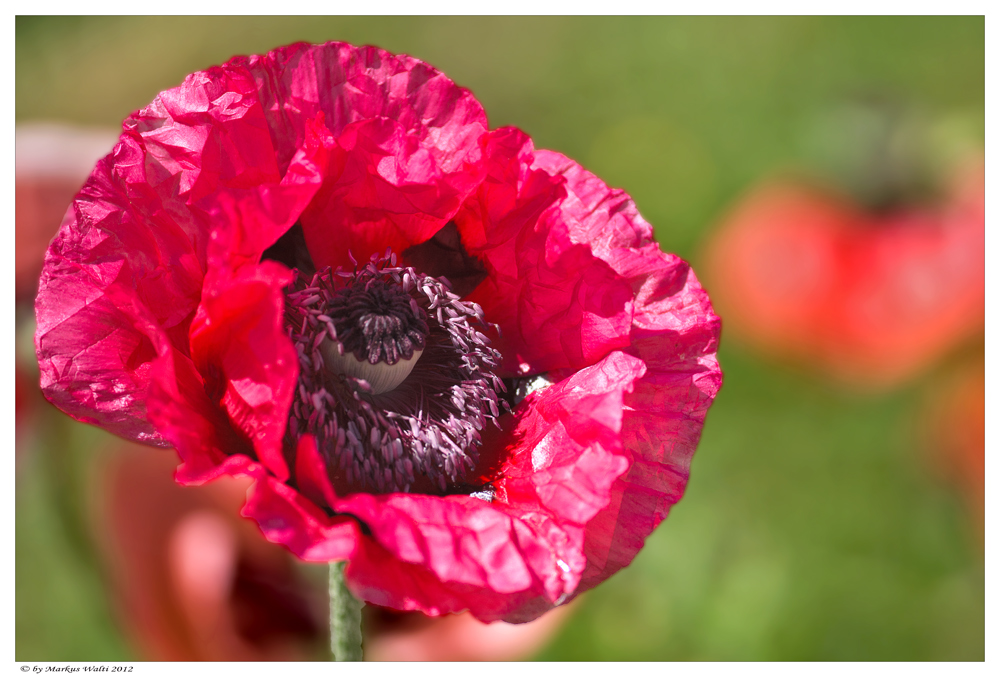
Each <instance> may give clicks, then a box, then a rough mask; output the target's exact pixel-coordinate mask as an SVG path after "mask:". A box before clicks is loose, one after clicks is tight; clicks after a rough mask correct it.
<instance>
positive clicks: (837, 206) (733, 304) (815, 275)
mask: <svg viewBox="0 0 1000 677" xmlns="http://www.w3.org/2000/svg"><path fill="white" fill-rule="evenodd" d="M983 176H984V175H983V167H982V164H981V160H979V159H976V160H973V161H970V162H968V163H967V164H966V165H965V166H964V167H962V169H961V170H960V171H958V172H956V173H955V175H954V177H953V179H952V185H951V186H950V188H949V190H948V191H947V195H946V196H945V198H944V199H943V200H940V201H938V202H937V203H932V204H920V203H913V202H912V201H911V202H909V203H903V204H897V205H895V206H893V207H892V208H890V209H886V210H881V211H871V210H867V209H864V208H862V207H861V206H860V205H858V204H856V203H855V202H853V201H852V200H851V199H849V198H848V197H846V196H844V195H840V194H838V193H836V192H835V191H833V190H831V189H830V188H829V187H826V186H822V187H821V186H816V185H810V184H806V183H802V182H795V181H772V182H769V183H767V184H765V185H763V186H760V187H758V188H755V189H753V190H752V191H750V193H749V194H748V195H747V196H746V198H744V199H743V200H742V201H741V202H740V203H739V204H738V205H737V206H736V207H735V208H734V209H733V210H732V212H731V213H730V214H729V216H727V217H726V218H725V220H724V222H723V223H722V225H721V226H720V227H719V229H718V230H717V231H716V232H715V233H714V234H713V236H712V238H711V239H710V241H709V243H708V246H707V250H706V267H707V271H708V272H707V276H708V279H709V280H710V286H711V289H712V293H713V296H714V297H715V298H716V301H717V303H718V304H719V307H720V308H721V309H722V312H723V315H724V316H725V317H726V318H727V320H728V321H729V322H730V323H731V326H732V328H733V331H734V332H735V333H736V334H737V335H738V336H740V337H742V338H743V339H744V340H746V341H748V342H749V343H751V344H753V345H754V346H756V347H758V348H760V349H762V350H763V351H765V352H769V353H772V354H776V355H778V356H781V357H786V358H791V359H793V360H795V361H798V362H801V363H803V364H808V365H810V366H812V367H814V368H818V369H820V370H822V371H825V372H826V373H828V374H830V375H831V376H833V377H834V378H836V379H838V380H841V381H843V382H845V383H848V384H854V385H857V386H860V387H863V388H868V389H876V390H877V389H884V388H890V387H893V386H895V385H897V384H899V383H901V382H903V381H905V380H907V379H909V378H911V377H912V376H914V375H915V374H917V373H918V372H920V371H921V370H923V369H924V368H926V367H927V366H928V365H930V364H932V363H933V362H935V361H936V360H937V359H939V358H940V357H942V356H943V355H944V354H946V353H947V352H948V351H949V350H951V349H952V348H954V347H955V346H957V345H959V344H960V343H962V342H963V341H966V340H968V339H969V338H970V337H972V336H974V335H976V333H977V332H979V331H981V328H982V324H983V318H984V311H985V289H986V287H985V269H986V262H985V218H984V214H985V211H984V207H985V200H984V194H985V193H984V180H983Z"/></svg>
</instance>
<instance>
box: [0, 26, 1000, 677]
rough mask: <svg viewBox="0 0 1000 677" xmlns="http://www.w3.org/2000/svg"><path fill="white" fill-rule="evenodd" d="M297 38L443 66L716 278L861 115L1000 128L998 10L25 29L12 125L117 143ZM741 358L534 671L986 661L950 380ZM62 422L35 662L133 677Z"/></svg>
mask: <svg viewBox="0 0 1000 677" xmlns="http://www.w3.org/2000/svg"><path fill="white" fill-rule="evenodd" d="M296 40H306V41H313V42H320V41H325V40H344V41H348V42H352V43H355V44H364V43H367V44H376V45H378V46H380V47H383V48H385V49H387V50H390V51H393V52H405V53H408V54H411V55H413V56H416V57H418V58H420V59H423V60H425V61H427V62H429V63H431V64H433V65H435V66H437V67H438V68H440V69H441V70H442V71H444V72H445V73H447V74H448V75H449V77H451V78H452V79H453V80H455V81H456V82H458V83H459V84H461V85H463V86H465V87H468V88H469V89H471V90H472V91H473V92H474V93H475V94H476V96H477V98H478V99H479V100H480V101H481V102H482V104H483V105H484V107H485V109H486V111H487V113H488V115H489V119H490V123H491V126H494V127H496V126H502V125H516V126H518V127H520V128H522V129H524V130H525V131H526V132H528V133H529V134H530V135H531V136H532V137H533V139H534V140H535V144H536V146H538V147H543V148H551V149H555V150H558V151H560V152H562V153H565V154H566V155H568V156H570V157H572V158H574V159H576V160H578V161H580V162H581V163H583V164H584V165H585V166H586V167H587V168H588V169H590V170H592V171H594V172H595V173H596V174H598V175H599V176H601V177H602V178H603V179H605V180H606V181H607V182H608V183H609V184H611V185H614V186H620V187H623V188H625V189H626V190H628V191H629V193H630V194H631V195H632V196H633V197H634V199H635V201H636V203H637V205H638V207H639V209H640V211H641V212H642V213H643V215H644V216H645V217H646V218H647V219H648V220H649V221H650V222H651V223H652V224H653V225H654V226H655V228H656V234H657V238H658V240H659V242H660V243H661V247H662V248H664V249H665V250H668V251H674V252H677V253H678V254H680V255H682V256H684V257H685V258H688V259H689V260H692V261H693V262H694V265H695V269H696V270H697V268H698V261H699V256H700V250H699V244H700V242H701V241H702V240H703V238H704V235H705V233H707V232H709V231H710V230H711V228H712V226H713V224H714V223H715V222H716V221H717V220H718V219H719V218H720V216H721V215H722V214H723V213H724V212H725V210H726V208H727V207H728V206H730V205H731V204H732V203H733V202H734V200H736V199H738V197H739V196H740V194H741V193H742V192H744V191H745V190H747V189H748V188H749V187H751V186H752V185H753V184H754V183H755V182H756V181H758V180H759V179H761V178H762V177H765V176H767V175H769V174H772V173H774V172H777V171H783V170H785V169H788V168H790V167H796V166H803V165H808V164H809V163H810V162H811V161H812V151H811V149H810V145H809V133H810V129H811V128H813V126H814V125H815V122H816V120H817V119H820V118H821V117H822V116H823V115H824V114H825V113H826V112H828V111H830V110H833V109H835V108H836V107H837V106H839V105H841V104H842V103H843V102H844V101H845V100H846V99H847V98H849V97H852V96H856V95H858V94H864V93H867V92H878V93H884V94H886V95H889V96H892V97H894V98H896V99H898V100H900V101H904V102H906V103H907V104H908V105H911V106H914V107H916V108H919V109H920V110H923V111H926V112H927V113H928V114H929V115H933V116H945V117H947V116H952V117H955V116H958V117H962V118H971V119H974V120H980V121H981V120H982V119H983V111H984V97H985V87H984V83H985V72H984V64H985V57H984V50H985V32H984V19H983V18H981V17H978V18H977V17H951V18H942V17H912V18H907V17H864V18H848V17H843V18H831V17H789V18H747V17H742V18H725V17H683V18H666V17H627V18H616V17H607V18H606V17H575V18H559V17H539V18H522V17H476V18H462V17H426V18H425V17H254V18H241V17H141V18H118V17H86V18H79V17H18V18H17V20H16V64H15V66H16V118H17V121H18V122H19V123H21V122H29V121H41V120H48V121H64V122H73V123H80V124H86V125H96V126H105V127H109V126H117V125H118V124H119V123H120V121H121V120H122V118H124V117H125V116H126V115H127V114H128V113H129V112H130V111H132V110H134V109H137V108H140V107H142V106H144V105H145V104H147V103H148V102H149V101H150V100H151V99H152V98H153V97H154V96H155V95H156V93H157V92H159V91H160V90H163V89H166V88H169V87H172V86H175V85H177V84H178V83H179V82H180V81H181V79H182V78H183V77H184V75H186V74H187V73H189V72H192V71H196V70H199V69H202V68H205V67H207V66H209V65H212V64H216V63H221V62H223V61H225V60H226V59H228V58H229V57H231V56H233V55H234V54H248V53H261V52H265V51H267V50H269V49H271V48H273V47H276V46H278V45H281V44H286V43H289V42H294V41H296ZM709 292H710V293H711V289H710V288H709ZM724 319H725V318H723V320H724ZM727 339H729V337H728V336H727V335H726V334H725V333H724V335H723V341H722V347H721V349H720V360H721V362H722V365H723V369H724V371H725V385H724V387H723V389H722V392H721V394H720V395H719V397H718V400H717V402H716V404H715V405H714V407H713V408H712V410H711V412H710V413H709V417H708V422H707V424H706V427H705V431H704V436H703V439H702V443H701V445H700V447H699V451H698V454H697V455H696V457H695V460H694V463H693V467H692V476H691V483H690V485H689V489H688V493H687V495H686V497H685V498H684V500H683V501H682V502H681V503H679V504H678V506H677V507H676V508H675V510H674V511H673V513H672V514H671V516H670V518H669V519H668V520H667V521H666V522H665V523H664V524H663V526H661V527H660V529H659V530H657V531H656V532H655V533H654V534H653V535H652V536H651V537H650V539H649V540H648V542H647V546H646V548H645V549H644V550H643V551H642V553H640V555H639V556H638V558H637V559H636V561H635V563H634V564H633V565H632V566H631V567H629V568H628V569H626V570H624V571H622V572H621V573H620V574H618V575H616V576H615V577H613V578H612V579H611V580H609V581H608V582H606V583H605V584H603V585H602V586H600V587H599V588H597V589H596V590H594V591H592V592H590V593H588V594H587V595H586V596H585V597H584V598H583V599H582V600H581V602H582V603H581V604H580V605H579V608H578V610H577V613H576V614H575V615H574V616H573V617H572V618H571V619H570V621H569V622H568V623H567V624H566V626H565V627H564V629H563V630H562V632H561V634H560V635H559V636H558V637H557V638H556V640H555V641H554V642H553V643H552V644H551V645H550V646H549V647H548V648H546V649H545V650H544V651H543V652H542V653H541V654H540V656H539V658H541V659H545V660H688V659H715V660H729V659H733V660H757V659H768V660H841V659H843V660H883V659H888V660H983V658H984V614H985V612H984V592H983V589H984V568H983V558H982V551H981V549H980V545H979V543H978V541H977V538H976V536H975V535H974V534H973V530H972V527H971V526H970V520H969V519H968V517H967V515H966V514H965V512H964V511H963V506H962V503H961V501H960V498H959V497H958V496H957V495H956V494H955V493H954V491H953V490H952V489H951V488H949V486H947V485H946V484H945V483H944V482H943V481H942V480H941V479H940V478H939V477H938V476H937V475H936V474H935V473H934V472H933V470H932V469H931V466H930V465H929V464H928V463H927V462H926V453H925V451H924V450H923V440H922V437H921V435H920V432H919V431H920V427H919V425H918V424H919V420H920V417H921V411H922V410H921V405H922V402H923V399H924V398H925V397H926V396H927V394H928V392H930V391H931V390H933V388H934V386H935V383H936V376H937V373H939V372H940V371H941V369H943V368H944V367H938V368H937V372H933V371H932V373H930V374H926V375H924V376H923V377H922V378H920V379H918V380H917V381H915V382H913V383H911V384H909V385H907V386H905V387H903V388H901V389H899V390H897V391H895V392H893V393H890V394H885V395H880V396H859V395H856V394H852V393H849V392H845V391H843V390H839V389H837V388H835V387H834V386H832V385H828V384H826V383H824V382H823V381H822V380H821V379H819V378H818V377H816V376H813V375H810V374H809V373H806V372H802V371H800V370H796V369H792V368H789V367H786V366H783V365H780V364H776V363H774V362H771V361H766V360H762V359H760V358H758V357H756V356H755V355H754V354H752V353H750V352H748V351H747V350H745V349H743V348H742V347H741V346H740V344H739V343H738V342H737V341H734V340H727ZM967 350H968V351H971V352H973V353H975V352H979V353H981V352H982V350H983V348H982V346H981V345H978V346H972V347H970V348H968V349H967ZM956 359H957V358H956ZM61 426H62V428H61V429H60V431H59V433H58V435H56V433H55V432H52V431H48V432H47V433H46V434H45V435H42V436H40V437H39V438H37V439H36V440H35V443H34V444H33V448H28V449H24V450H19V457H20V458H21V459H25V461H24V462H21V461H19V468H18V484H17V515H16V529H17V534H16V546H17V562H16V566H17V582H16V593H17V599H16V614H17V615H16V618H17V621H16V623H17V624H16V630H17V634H16V654H17V658H18V660H47V661H64V660H127V659H129V658H131V657H132V656H131V655H130V653H129V649H128V647H127V646H126V644H125V642H124V640H123V639H122V637H121V634H120V631H119V630H118V628H117V626H116V623H115V621H114V619H113V618H112V616H111V614H110V612H109V609H108V603H107V600H106V596H105V594H104V592H103V588H102V583H101V574H100V573H99V572H98V571H96V570H93V569H91V568H88V567H87V566H86V565H83V564H81V563H80V559H79V555H78V554H77V553H78V552H79V550H78V548H76V547H75V546H74V543H77V544H79V541H80V540H81V539H83V540H85V539H86V536H85V535H83V536H81V535H80V531H79V529H77V528H75V527H73V526H72V525H71V524H70V525H67V524H66V521H67V520H66V519H65V517H61V515H63V516H64V515H66V514H72V513H73V510H72V508H70V509H67V510H62V511H60V509H59V507H58V505H59V502H60V501H63V502H67V501H68V502H70V504H71V506H72V505H78V503H77V504H74V503H73V501H74V500H77V501H78V502H79V501H82V500H83V499H82V498H81V496H82V493H81V492H82V491H83V490H81V489H80V486H82V485H84V484H85V483H86V477H87V473H88V472H91V471H92V470H88V469H92V468H93V467H94V465H95V464H99V463H100V462H101V460H100V455H99V454H96V453H95V452H93V451H91V450H92V449H93V448H95V447H100V446H101V443H102V441H103V440H104V439H105V438H104V437H103V435H104V434H103V433H100V432H99V431H93V430H90V429H88V428H86V427H84V426H81V425H78V424H74V423H71V422H69V421H68V419H66V420H65V422H64V423H62V424H61ZM46 445H48V446H47V447H46ZM46 449H47V450H46ZM46 463H49V464H53V463H54V464H57V465H58V467H59V468H60V472H59V473H55V474H53V473H51V472H44V468H45V464H46ZM53 477H57V478H58V477H61V478H62V479H56V480H54V479H53ZM74 539H75V540H74Z"/></svg>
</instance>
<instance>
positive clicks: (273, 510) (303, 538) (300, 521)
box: [240, 476, 361, 562]
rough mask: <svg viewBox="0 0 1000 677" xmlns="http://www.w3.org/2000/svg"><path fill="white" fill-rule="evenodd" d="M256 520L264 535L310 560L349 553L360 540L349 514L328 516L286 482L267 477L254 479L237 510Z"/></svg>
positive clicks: (345, 556) (339, 557)
mask: <svg viewBox="0 0 1000 677" xmlns="http://www.w3.org/2000/svg"><path fill="white" fill-rule="evenodd" d="M240 514H241V515H243V516H244V517H249V518H251V519H254V520H256V521H257V523H258V524H259V525H260V529H261V531H262V532H264V536H265V537H266V538H267V540H269V541H271V542H272V543H280V544H282V545H284V546H285V547H286V548H288V549H289V550H291V551H292V552H294V553H296V554H297V555H298V556H299V557H301V558H302V559H304V560H306V561H311V562H329V561H331V560H343V559H348V558H350V557H352V556H353V554H354V552H355V550H356V548H357V543H358V541H359V540H360V536H361V534H360V532H359V529H358V523H357V522H356V521H355V520H354V519H352V518H351V517H345V516H343V515H338V516H334V517H329V516H328V515H327V514H326V513H324V512H323V511H322V510H320V509H319V508H318V507H316V505H315V504H313V503H312V502H311V501H309V500H308V499H307V498H305V497H304V496H302V495H301V494H300V493H298V492H297V491H295V489H292V488H291V487H290V486H288V485H287V484H284V483H282V482H279V481H278V480H276V479H275V478H274V477H271V476H268V477H265V478H263V479H261V480H259V481H257V482H254V484H253V486H252V487H251V488H250V492H249V496H248V497H247V502H246V505H244V506H243V510H242V511H241V513H240Z"/></svg>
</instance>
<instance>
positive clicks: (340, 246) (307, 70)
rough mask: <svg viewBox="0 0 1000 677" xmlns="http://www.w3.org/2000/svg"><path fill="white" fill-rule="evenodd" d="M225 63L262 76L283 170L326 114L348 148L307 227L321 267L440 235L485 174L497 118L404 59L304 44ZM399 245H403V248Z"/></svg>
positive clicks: (343, 149) (341, 147)
mask: <svg viewBox="0 0 1000 677" xmlns="http://www.w3.org/2000/svg"><path fill="white" fill-rule="evenodd" d="M224 68H227V69H231V70H243V71H245V72H247V73H249V74H251V76H252V77H253V78H254V79H255V80H256V83H257V89H258V93H259V96H260V98H261V101H262V102H263V105H264V109H265V115H266V117H267V122H268V126H269V129H270V131H271V136H272V138H273V139H274V140H275V145H276V150H277V154H278V161H279V166H282V165H284V164H285V163H287V162H289V161H290V160H291V157H292V155H293V154H294V150H295V149H297V148H298V147H299V146H301V144H302V142H303V130H304V129H305V120H307V119H311V118H314V117H315V116H316V115H317V114H319V113H323V114H324V115H325V118H326V125H327V127H328V128H329V130H330V131H331V132H332V134H333V136H334V137H335V138H336V140H337V144H338V149H339V153H337V154H336V157H334V158H332V159H331V161H330V167H329V168H328V172H327V176H328V178H327V180H326V182H325V183H324V185H323V188H322V190H321V192H320V194H319V196H318V197H317V200H316V202H315V204H314V205H313V206H312V207H311V208H310V210H309V211H308V212H307V213H306V214H305V215H304V217H303V220H302V225H303V228H304V230H305V234H306V241H307V243H308V246H309V251H310V253H311V254H312V257H313V260H314V262H315V264H316V265H317V267H323V266H326V265H331V266H334V267H336V266H338V265H344V266H350V265H352V263H351V259H350V257H349V256H348V251H350V252H351V253H352V254H353V256H354V258H355V260H357V261H365V260H367V259H368V258H369V256H370V255H371V254H373V253H381V252H383V251H385V248H386V247H387V246H392V247H393V248H394V250H396V251H400V252H401V251H402V250H403V249H405V248H406V247H408V246H410V245H412V244H416V243H419V242H423V241H424V240H426V239H428V238H429V237H431V236H432V235H433V234H434V233H435V232H436V231H437V230H438V229H439V228H440V227H441V226H443V225H444V224H445V223H447V221H448V219H450V218H451V217H452V215H454V213H455V212H456V211H457V210H458V208H459V206H460V205H461V203H462V201H463V200H464V199H465V198H466V196H467V195H468V194H469V193H471V192H472V190H473V189H474V188H475V187H476V185H478V183H479V181H480V180H481V178H482V150H481V148H480V145H479V139H480V137H481V136H482V135H483V134H484V133H485V132H486V130H487V123H486V114H485V113H484V111H483V109H482V106H481V105H480V104H479V102H478V101H476V99H475V98H474V97H473V96H472V94H471V93H470V92H469V91H468V90H466V89H463V88H461V87H458V86H457V85H455V83H453V82H452V81H451V80H449V79H448V78H447V77H445V76H444V75H443V74H442V73H441V72H440V71H438V70H436V69H434V68H432V67H431V66H429V65H427V64H425V63H423V62H421V61H419V60H417V59H414V58H412V57H408V56H405V55H394V54H390V53H388V52H385V51H383V50H380V49H378V48H375V47H361V48H358V47H354V46H352V45H347V44H344V43H336V42H331V43H326V44H324V45H307V44H296V45H290V46H288V47H284V48H281V49H278V50H275V51H273V52H270V53H269V54H267V55H264V56H252V57H248V58H237V59H233V60H232V61H230V62H229V63H227V64H226V65H225V66H224ZM397 248H398V249H397Z"/></svg>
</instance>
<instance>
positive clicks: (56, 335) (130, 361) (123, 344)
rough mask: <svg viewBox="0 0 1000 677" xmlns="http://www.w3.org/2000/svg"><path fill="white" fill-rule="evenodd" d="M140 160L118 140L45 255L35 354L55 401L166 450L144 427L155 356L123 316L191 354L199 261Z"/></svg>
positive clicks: (129, 140) (126, 139)
mask: <svg viewBox="0 0 1000 677" xmlns="http://www.w3.org/2000/svg"><path fill="white" fill-rule="evenodd" d="M142 158H143V147H142V143H141V141H140V140H139V139H137V138H135V137H134V136H133V135H131V134H128V133H126V134H124V135H122V138H121V141H120V142H119V143H118V145H117V146H116V147H115V149H114V151H113V152H112V153H111V154H110V155H109V156H108V157H106V158H105V159H104V160H102V161H101V162H99V163H98V165H97V167H96V168H95V169H94V172H93V173H92V174H91V176H90V178H89V179H88V180H87V183H86V184H85V185H84V187H83V189H82V190H81V191H80V193H79V195H78V196H77V198H76V200H75V201H74V203H73V206H72V208H71V210H70V211H69V212H68V213H67V215H66V220H65V221H64V223H63V225H62V227H61V228H60V231H59V233H58V234H57V235H56V237H55V238H54V240H53V241H52V244H51V245H50V247H49V251H48V252H47V253H46V263H45V267H44V268H43V271H42V278H41V281H40V283H39V291H38V296H37V297H36V301H35V309H36V315H37V318H38V328H37V331H36V336H35V345H36V349H37V351H38V357H39V366H40V368H41V386H42V390H43V392H44V393H45V395H46V397H48V398H49V400H50V401H52V402H53V403H55V404H56V405H57V406H59V407H60V408H61V409H63V410H64V411H66V412H67V413H68V414H70V415H72V416H73V417H75V418H77V419H79V420H83V421H87V422H92V423H96V424H98V425H101V426H102V427H105V428H106V429H108V430H109V431H111V432H113V433H115V434H117V435H121V436H122V437H126V438H128V439H133V440H137V441H140V442H146V443H148V444H156V445H159V446H164V445H166V444H167V443H166V442H165V441H164V440H163V438H162V437H161V436H160V434H159V433H158V432H156V431H155V430H154V429H153V426H152V425H151V424H150V423H149V422H148V421H147V420H146V390H147V388H148V386H149V378H150V377H149V371H150V368H151V362H152V360H153V359H154V358H155V357H156V351H155V350H154V349H153V347H152V344H151V343H150V341H149V339H148V338H146V336H145V335H144V333H143V332H142V331H141V330H139V329H137V328H136V327H135V326H134V324H133V322H132V320H131V319H130V317H129V311H128V310H127V309H128V308H129V307H131V306H135V307H140V306H141V307H142V308H145V309H147V310H148V311H149V312H151V313H152V314H153V315H154V316H155V321H156V322H157V323H158V324H159V325H160V326H161V327H162V328H163V329H164V330H165V331H166V332H167V333H168V335H169V336H170V337H171V338H172V340H173V342H174V344H175V345H177V346H179V347H184V348H185V349H186V338H185V336H186V334H187V326H188V324H189V323H190V321H191V316H192V315H193V312H194V308H195V306H196V305H197V303H198V299H199V297H200V295H201V283H202V264H201V262H200V260H201V259H202V258H203V257H202V256H199V252H198V249H197V246H196V244H195V243H194V242H192V241H191V239H190V238H189V237H188V235H187V233H186V232H185V231H184V230H183V229H182V228H180V227H179V226H178V225H177V224H176V222H174V221H173V220H172V219H171V217H170V216H169V215H168V214H167V213H166V210H165V209H164V207H163V205H162V203H161V201H160V200H159V198H158V197H157V196H156V195H155V194H153V192H152V191H151V190H150V189H149V188H148V187H147V185H146V175H145V171H144V168H143V160H142ZM166 271H170V273H169V274H165V272H166Z"/></svg>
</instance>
